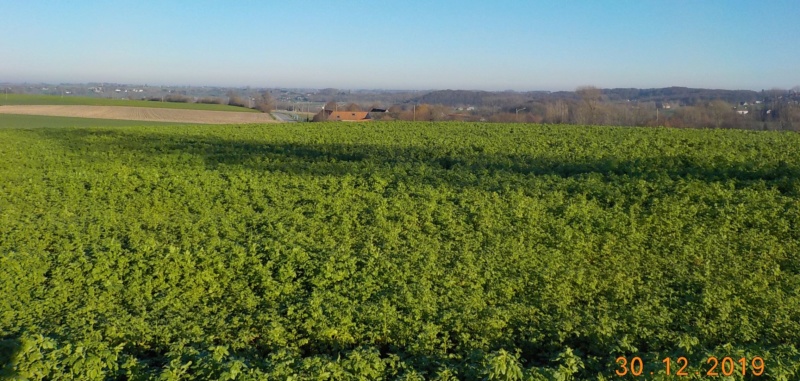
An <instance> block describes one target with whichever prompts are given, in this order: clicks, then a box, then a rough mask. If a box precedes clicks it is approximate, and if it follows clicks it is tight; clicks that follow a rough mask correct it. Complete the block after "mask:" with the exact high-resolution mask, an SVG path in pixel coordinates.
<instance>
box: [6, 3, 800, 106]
mask: <svg viewBox="0 0 800 381" xmlns="http://www.w3.org/2000/svg"><path fill="white" fill-rule="evenodd" d="M0 15H1V16H0V36H3V37H2V39H0V82H49V83H60V82H73V83H74V82H115V83H131V84H160V85H215V86H252V87H309V88H325V87H335V88H341V89H377V88H381V89H482V90H506V89H510V90H518V91H526V90H573V89H574V88H575V87H577V86H582V85H594V86H598V87H603V88H611V87H639V88H650V87H666V86H688V87H706V88H723V89H752V90H761V89H770V88H776V87H777V88H791V87H793V86H797V85H800V46H799V45H798V42H797V38H798V36H800V2H798V1H797V0H787V1H781V0H764V1H752V0H750V1H739V0H691V1H689V0H672V1H648V0H614V1H611V0H607V1H597V0H595V1H578V0H574V1H534V0H530V1H522V0H519V1H502V0H499V1H488V0H486V1H435V0H427V1H417V0H406V1H356V0H344V1H311V0H306V1H304V0H296V1H264V0H262V1H255V0H252V1H251V0H238V1H228V0H225V1H223V0H218V1H201V0H193V1H182V0H172V1H168V0H162V1H150V0H137V1H129V0H114V1H100V0H98V1H87V0H71V1H60V0H58V1H42V0H26V1H21V0H0Z"/></svg>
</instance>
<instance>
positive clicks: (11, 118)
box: [0, 114, 186, 128]
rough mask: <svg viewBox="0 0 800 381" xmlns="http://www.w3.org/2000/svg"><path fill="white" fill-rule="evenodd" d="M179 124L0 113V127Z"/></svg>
mask: <svg viewBox="0 0 800 381" xmlns="http://www.w3.org/2000/svg"><path fill="white" fill-rule="evenodd" d="M179 124H186V123H170V122H143V121H138V120H117V119H93V118H72V117H64V116H45V115H15V114H0V128H9V127H10V128H31V127H122V126H172V125H179Z"/></svg>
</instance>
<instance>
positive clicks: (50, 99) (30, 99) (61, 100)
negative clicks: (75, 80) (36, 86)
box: [0, 94, 259, 113]
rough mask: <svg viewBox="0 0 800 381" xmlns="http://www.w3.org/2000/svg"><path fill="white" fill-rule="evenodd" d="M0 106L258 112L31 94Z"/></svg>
mask: <svg viewBox="0 0 800 381" xmlns="http://www.w3.org/2000/svg"><path fill="white" fill-rule="evenodd" d="M0 105H85V106H127V107H152V108H170V109H184V110H208V111H233V112H254V113H258V112H259V111H257V110H253V109H249V108H244V107H234V106H228V105H216V104H205V103H177V102H153V101H142V100H123V99H106V98H91V97H76V96H64V97H61V96H57V95H33V94H8V95H7V96H6V95H5V94H4V95H0Z"/></svg>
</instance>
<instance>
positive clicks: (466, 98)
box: [409, 87, 766, 107]
mask: <svg viewBox="0 0 800 381" xmlns="http://www.w3.org/2000/svg"><path fill="white" fill-rule="evenodd" d="M602 92H603V95H604V96H605V97H606V100H608V101H628V100H630V101H640V102H650V101H659V102H680V103H681V104H686V105H693V104H697V103H703V102H707V101H711V100H715V99H722V100H724V101H727V102H730V103H738V102H752V101H755V100H761V99H763V98H764V97H765V96H766V95H765V94H764V92H759V91H752V90H718V89H695V88H688V87H665V88H659V89H634V88H630V89H625V88H616V89H603V90H602ZM558 99H565V100H566V99H572V100H575V99H578V96H577V94H576V93H575V92H573V91H558V92H549V91H532V92H513V91H506V92H491V91H480V90H436V91H432V92H429V93H427V94H424V95H421V96H418V97H415V98H411V99H409V102H414V103H429V104H442V105H446V106H478V107H480V106H492V105H506V104H523V103H526V102H530V101H542V100H558Z"/></svg>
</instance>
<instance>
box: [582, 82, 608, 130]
mask: <svg viewBox="0 0 800 381" xmlns="http://www.w3.org/2000/svg"><path fill="white" fill-rule="evenodd" d="M575 93H577V94H578V96H579V97H580V98H581V106H580V107H579V108H578V114H577V115H576V119H578V123H580V124H597V123H598V116H599V115H598V114H599V109H600V101H602V99H603V92H602V91H601V90H600V89H598V88H597V87H594V86H582V87H579V88H578V89H577V90H575Z"/></svg>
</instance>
